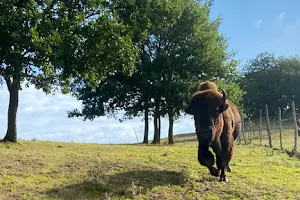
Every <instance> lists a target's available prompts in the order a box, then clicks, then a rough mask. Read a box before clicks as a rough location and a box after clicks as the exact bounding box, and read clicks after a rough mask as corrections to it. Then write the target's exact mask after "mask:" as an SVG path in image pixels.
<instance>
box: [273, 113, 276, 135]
mask: <svg viewBox="0 0 300 200" xmlns="http://www.w3.org/2000/svg"><path fill="white" fill-rule="evenodd" d="M275 116H276V115H275ZM275 116H274V120H273V130H274V131H273V132H276V117H275Z"/></svg>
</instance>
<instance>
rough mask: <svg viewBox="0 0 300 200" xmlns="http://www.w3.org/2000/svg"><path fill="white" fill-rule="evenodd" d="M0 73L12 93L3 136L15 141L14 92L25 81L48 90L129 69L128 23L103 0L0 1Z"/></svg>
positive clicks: (131, 63) (131, 40) (132, 56)
mask: <svg viewBox="0 0 300 200" xmlns="http://www.w3.org/2000/svg"><path fill="white" fill-rule="evenodd" d="M0 10H1V14H0V60H1V66H0V75H1V77H2V78H3V79H2V81H1V83H4V82H5V83H6V85H7V88H8V91H9V93H10V101H9V109H8V129H7V133H6V136H5V137H4V140H7V141H12V142H16V141H17V128H16V127H17V126H16V116H17V109H18V99H19V98H18V94H19V90H21V89H22V86H23V84H26V85H28V84H34V85H35V86H36V87H37V88H41V89H43V91H45V92H46V93H49V92H51V91H53V89H58V88H62V89H63V91H64V92H67V91H66V90H65V89H67V88H69V87H67V86H71V88H73V86H74V85H81V84H82V81H83V80H85V83H86V84H89V85H93V84H96V83H98V82H99V80H101V79H103V78H104V77H106V76H108V75H111V74H115V73H117V72H120V73H124V74H130V73H132V70H133V69H134V66H135V65H134V64H135V59H136V56H137V53H138V51H137V48H136V43H135V42H134V38H133V35H132V30H131V29H130V27H129V26H127V25H125V24H123V23H121V21H120V19H119V17H118V15H117V14H116V13H114V12H112V11H110V10H107V9H106V7H105V2H104V1H102V0H93V1H85V0H75V1H68V0H55V1H47V0H46V1H34V0H18V1H11V0H3V1H1V2H0Z"/></svg>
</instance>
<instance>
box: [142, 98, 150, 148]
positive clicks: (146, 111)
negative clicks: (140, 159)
mask: <svg viewBox="0 0 300 200" xmlns="http://www.w3.org/2000/svg"><path fill="white" fill-rule="evenodd" d="M148 135H149V108H148V103H146V102H145V129H144V141H143V143H145V144H148Z"/></svg>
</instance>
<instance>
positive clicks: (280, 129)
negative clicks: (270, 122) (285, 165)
mask: <svg viewBox="0 0 300 200" xmlns="http://www.w3.org/2000/svg"><path fill="white" fill-rule="evenodd" d="M278 121H279V139H280V149H281V150H282V149H283V147H282V123H281V108H280V107H278Z"/></svg>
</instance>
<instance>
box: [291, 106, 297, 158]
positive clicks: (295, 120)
mask: <svg viewBox="0 0 300 200" xmlns="http://www.w3.org/2000/svg"><path fill="white" fill-rule="evenodd" d="M292 117H293V124H294V129H295V143H294V149H293V152H294V153H296V152H297V144H298V127H297V119H296V110H295V102H294V101H292Z"/></svg>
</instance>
